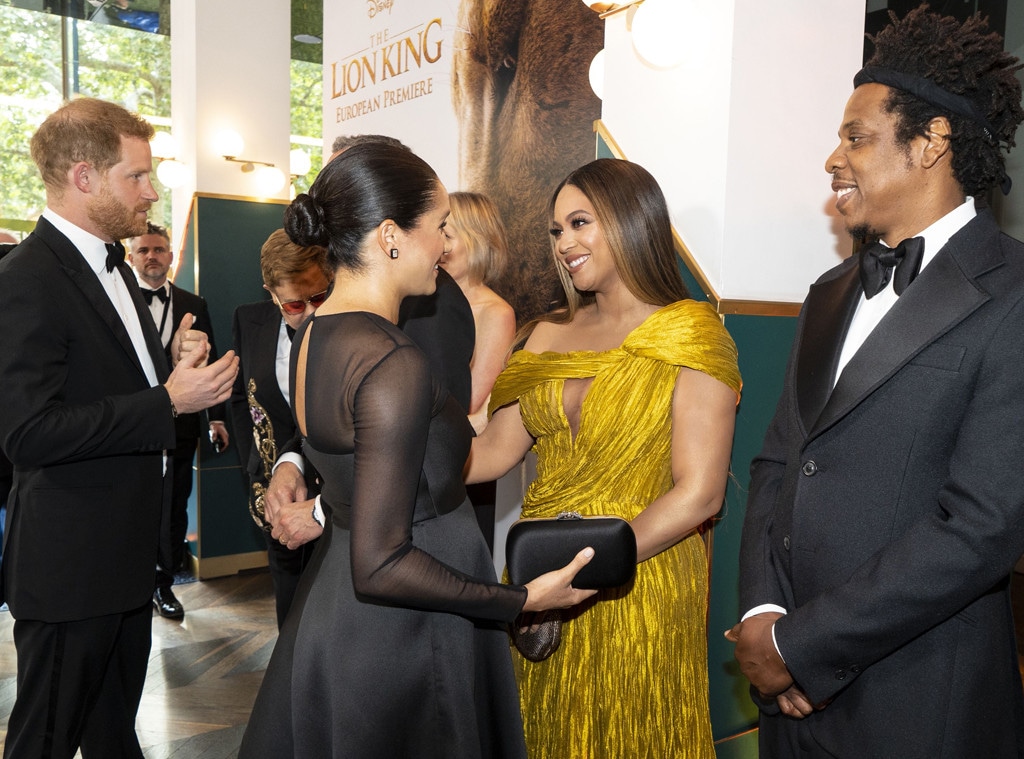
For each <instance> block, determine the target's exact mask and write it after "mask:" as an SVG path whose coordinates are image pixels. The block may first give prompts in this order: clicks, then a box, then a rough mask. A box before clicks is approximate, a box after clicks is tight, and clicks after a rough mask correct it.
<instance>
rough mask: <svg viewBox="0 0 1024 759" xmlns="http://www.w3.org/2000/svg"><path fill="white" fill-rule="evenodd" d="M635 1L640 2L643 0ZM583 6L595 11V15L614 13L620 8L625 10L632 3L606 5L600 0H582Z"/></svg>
mask: <svg viewBox="0 0 1024 759" xmlns="http://www.w3.org/2000/svg"><path fill="white" fill-rule="evenodd" d="M636 1H637V2H642V1H643V0H636ZM583 4H584V5H585V6H587V7H588V8H590V10H592V11H596V12H597V13H608V12H609V11H614V10H618V9H620V8H626V7H629V6H630V5H633V3H606V2H601V0H583Z"/></svg>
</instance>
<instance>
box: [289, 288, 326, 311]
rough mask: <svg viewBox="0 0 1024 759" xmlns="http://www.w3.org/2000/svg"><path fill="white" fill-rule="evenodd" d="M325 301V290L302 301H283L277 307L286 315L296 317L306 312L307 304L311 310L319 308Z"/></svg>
mask: <svg viewBox="0 0 1024 759" xmlns="http://www.w3.org/2000/svg"><path fill="white" fill-rule="evenodd" d="M325 300H327V290H324V291H323V292H322V293H317V294H316V295H310V296H309V297H308V298H303V299H302V300H284V301H281V303H279V304H278V305H279V306H280V307H281V310H282V311H284V312H285V313H286V314H288V315H290V316H298V315H299V314H301V313H303V312H304V311H305V310H306V304H307V303H308V304H309V305H311V306H312V307H313V308H319V307H320V306H321V305H323V302H324V301H325Z"/></svg>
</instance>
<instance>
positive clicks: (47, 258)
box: [0, 219, 175, 622]
mask: <svg viewBox="0 0 1024 759" xmlns="http://www.w3.org/2000/svg"><path fill="white" fill-rule="evenodd" d="M119 271H120V273H121V275H122V276H123V277H124V279H125V282H126V283H127V285H128V291H129V292H130V293H131V295H132V300H133V303H134V305H135V307H136V311H137V312H138V313H139V315H140V322H141V323H142V329H143V332H144V334H145V336H146V341H147V345H148V347H149V353H150V355H151V357H152V359H153V363H154V365H155V366H156V370H157V376H158V380H159V381H161V382H162V381H163V380H164V379H166V376H167V366H166V362H165V360H164V352H163V350H162V346H161V345H160V340H159V337H158V336H157V334H156V328H155V327H154V326H153V320H152V319H151V318H149V313H148V311H147V309H146V306H145V303H144V301H143V299H142V295H141V293H140V292H139V288H138V284H137V282H136V280H135V277H134V276H133V275H132V273H131V270H130V269H129V268H128V265H127V264H121V265H120V267H119ZM0 303H2V304H3V308H0V397H2V398H3V399H4V409H3V413H0V443H2V446H3V450H4V452H5V453H6V455H7V456H8V458H10V459H11V461H12V462H13V464H14V485H13V488H12V491H11V497H10V501H9V502H8V516H7V532H6V534H5V544H4V555H3V568H2V576H0V584H2V587H3V589H4V591H5V592H6V600H7V602H8V604H9V605H10V608H11V612H12V614H13V615H14V616H15V617H16V618H18V619H35V620H41V621H44V622H62V621H68V620H77V619H86V618H90V617H96V616H100V615H106V614H115V613H120V612H124V611H127V610H130V609H136V608H138V607H140V606H143V605H144V604H146V603H147V602H148V601H149V599H150V597H151V596H152V593H153V568H154V567H155V566H156V563H157V551H158V543H159V540H160V524H161V510H162V508H163V506H164V498H163V495H164V478H163V474H162V468H163V461H162V458H163V457H162V455H161V452H162V451H163V450H164V449H171V448H173V447H174V444H175V434H174V420H173V417H172V415H171V405H170V399H169V398H168V397H167V391H166V390H165V389H164V388H163V387H162V386H159V385H158V386H156V387H150V386H149V383H148V381H147V380H146V376H145V374H144V373H143V370H142V367H141V365H140V363H139V359H138V356H137V355H136V353H135V349H134V347H133V346H132V343H131V340H130V338H129V337H128V332H127V330H126V329H125V327H124V324H123V323H122V321H121V319H120V317H119V315H118V314H117V312H116V310H115V309H114V307H113V305H112V304H111V302H110V299H109V298H108V297H107V294H106V293H105V292H104V290H103V287H102V285H101V284H100V282H99V280H98V279H97V277H96V275H95V274H94V273H93V271H92V270H91V269H90V268H89V266H88V264H87V263H86V261H85V258H84V257H83V256H82V255H81V254H80V253H79V252H78V250H77V249H76V248H75V247H74V246H73V245H72V244H71V242H70V241H69V240H68V239H67V238H66V237H65V236H64V235H63V234H61V233H60V232H58V231H57V230H56V229H55V228H54V227H53V225H51V224H50V223H49V222H47V221H46V219H40V221H39V223H38V224H37V226H36V229H35V231H34V232H33V233H32V234H31V235H29V237H28V238H27V239H26V240H25V241H24V242H23V243H22V244H21V245H20V246H19V247H18V249H17V251H16V252H14V253H11V254H10V255H8V256H7V257H6V258H4V259H3V261H2V262H0ZM143 317H144V318H143Z"/></svg>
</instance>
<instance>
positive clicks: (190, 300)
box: [164, 282, 226, 448]
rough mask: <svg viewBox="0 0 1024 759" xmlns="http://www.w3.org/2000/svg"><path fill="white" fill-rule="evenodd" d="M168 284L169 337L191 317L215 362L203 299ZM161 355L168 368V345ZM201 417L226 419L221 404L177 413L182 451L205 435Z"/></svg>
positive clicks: (214, 343) (211, 330) (169, 360)
mask: <svg viewBox="0 0 1024 759" xmlns="http://www.w3.org/2000/svg"><path fill="white" fill-rule="evenodd" d="M170 285H171V314H170V315H169V316H168V318H169V319H170V320H171V334H172V335H173V334H174V332H175V331H176V330H177V329H178V325H179V324H181V320H182V319H184V318H185V314H192V316H193V317H194V318H195V321H194V322H193V329H198V330H201V331H203V332H205V333H206V335H207V337H209V338H210V361H211V362H213V361H216V360H217V357H218V355H219V354H218V353H217V343H216V341H215V340H214V336H213V322H212V321H211V320H210V309H209V308H208V307H207V305H206V298H203V297H201V296H199V295H196V294H194V293H190V292H189V291H188V290H184V289H182V288H180V287H178V286H177V285H175V284H174V283H173V282H171V283H170ZM164 352H165V354H166V356H167V364H168V366H170V365H171V346H170V344H169V343H168V344H167V345H166V346H164ZM204 416H206V417H208V418H209V419H213V420H215V421H224V420H225V418H226V413H225V404H217V405H216V406H213V407H211V408H210V409H208V410H206V411H204V412H202V413H197V414H180V415H179V416H178V418H177V420H176V425H175V428H176V430H177V433H178V445H179V446H181V447H183V448H188V447H190V446H191V447H192V448H194V447H195V440H196V438H197V437H199V436H200V435H203V434H205V432H206V430H205V429H204V427H205V426H207V425H206V424H205V423H204V420H203V417H204Z"/></svg>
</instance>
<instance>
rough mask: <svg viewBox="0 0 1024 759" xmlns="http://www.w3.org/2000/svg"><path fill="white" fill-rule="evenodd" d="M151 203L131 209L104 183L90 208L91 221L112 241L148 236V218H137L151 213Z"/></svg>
mask: <svg viewBox="0 0 1024 759" xmlns="http://www.w3.org/2000/svg"><path fill="white" fill-rule="evenodd" d="M150 205H151V204H150V203H144V204H140V205H138V206H135V207H131V208H129V207H128V206H125V205H124V203H122V202H121V201H120V200H118V199H117V198H116V197H114V194H113V193H112V192H111V191H110V188H109V187H108V186H107V185H106V184H105V183H104V185H103V186H102V188H101V189H100V192H99V193H98V194H97V196H96V199H95V201H93V203H92V204H91V205H90V206H89V210H88V215H89V220H90V221H91V222H92V223H93V224H95V225H96V227H97V228H98V229H100V230H101V231H102V232H103V233H104V234H106V235H107V236H109V237H110V238H111V239H112V240H123V239H124V238H126V237H137V236H138V235H144V234H146V217H145V216H142V217H141V218H140V217H138V216H136V214H137V213H138V212H140V211H149V208H150Z"/></svg>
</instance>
